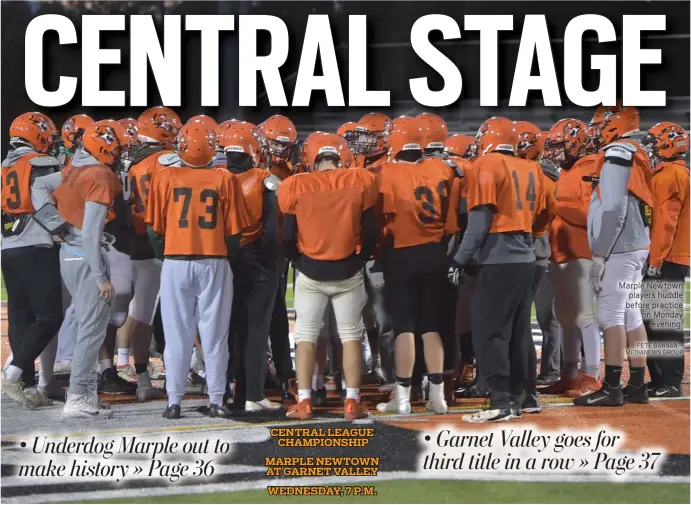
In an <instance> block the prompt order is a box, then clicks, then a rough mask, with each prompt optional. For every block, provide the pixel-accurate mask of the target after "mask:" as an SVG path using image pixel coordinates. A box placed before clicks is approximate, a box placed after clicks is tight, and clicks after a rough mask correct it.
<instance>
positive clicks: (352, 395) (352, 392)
mask: <svg viewBox="0 0 691 505" xmlns="http://www.w3.org/2000/svg"><path fill="white" fill-rule="evenodd" d="M346 400H355V401H358V400H360V388H346Z"/></svg>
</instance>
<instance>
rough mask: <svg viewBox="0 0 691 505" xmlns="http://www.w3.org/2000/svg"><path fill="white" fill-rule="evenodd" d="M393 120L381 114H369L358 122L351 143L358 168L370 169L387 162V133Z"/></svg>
mask: <svg viewBox="0 0 691 505" xmlns="http://www.w3.org/2000/svg"><path fill="white" fill-rule="evenodd" d="M389 128H391V120H390V119H389V118H388V117H387V116H386V115H385V114H381V113H380V112H368V113H367V114H365V115H364V116H362V117H361V118H360V120H359V121H358V122H357V126H356V127H355V130H353V141H352V143H351V145H352V148H353V154H354V155H355V159H356V163H357V166H358V167H361V168H369V167H370V166H371V165H373V164H375V163H382V162H385V161H386V156H385V155H386V133H387V132H388V130H389Z"/></svg>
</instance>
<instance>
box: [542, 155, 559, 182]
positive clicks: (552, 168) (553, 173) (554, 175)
mask: <svg viewBox="0 0 691 505" xmlns="http://www.w3.org/2000/svg"><path fill="white" fill-rule="evenodd" d="M540 168H541V169H542V172H543V173H544V174H545V175H546V176H547V177H549V178H550V179H552V180H553V181H558V180H559V169H558V168H557V166H556V165H555V164H554V163H552V162H551V161H550V160H540Z"/></svg>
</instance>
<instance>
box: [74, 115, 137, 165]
mask: <svg viewBox="0 0 691 505" xmlns="http://www.w3.org/2000/svg"><path fill="white" fill-rule="evenodd" d="M82 147H83V148H84V150H85V151H86V152H88V153H89V154H90V155H91V156H93V157H94V158H96V159H97V160H98V162H99V163H102V164H103V165H105V166H107V167H110V168H115V165H116V163H117V162H118V160H119V159H120V158H122V157H123V156H124V155H126V154H127V152H128V150H129V148H130V135H129V133H127V130H126V129H125V128H124V127H123V126H122V125H121V124H119V123H118V122H117V121H113V120H112V119H104V120H103V121H96V122H95V123H91V124H90V125H88V126H87V127H86V128H85V129H84V133H83V134H82Z"/></svg>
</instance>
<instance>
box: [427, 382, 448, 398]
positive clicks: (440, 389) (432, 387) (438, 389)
mask: <svg viewBox="0 0 691 505" xmlns="http://www.w3.org/2000/svg"><path fill="white" fill-rule="evenodd" d="M429 397H430V398H444V383H443V382H442V383H441V384H432V383H431V382H430V383H429Z"/></svg>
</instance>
